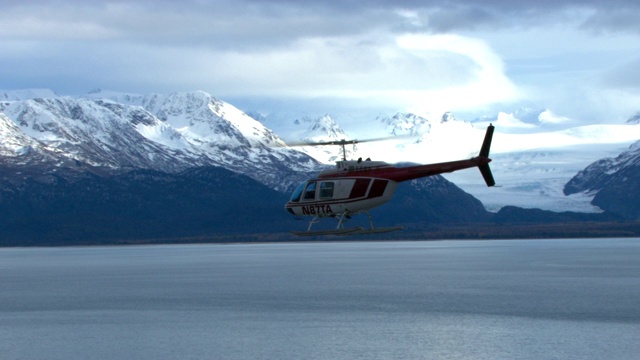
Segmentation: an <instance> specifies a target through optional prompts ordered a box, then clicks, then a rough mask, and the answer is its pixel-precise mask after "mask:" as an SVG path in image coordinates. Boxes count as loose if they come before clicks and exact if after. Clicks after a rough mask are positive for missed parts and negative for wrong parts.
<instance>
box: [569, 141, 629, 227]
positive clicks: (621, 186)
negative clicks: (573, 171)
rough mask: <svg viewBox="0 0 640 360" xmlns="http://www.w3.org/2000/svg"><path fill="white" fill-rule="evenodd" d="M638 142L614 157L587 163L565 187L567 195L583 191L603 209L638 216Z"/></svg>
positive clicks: (626, 215) (627, 216)
mask: <svg viewBox="0 0 640 360" xmlns="http://www.w3.org/2000/svg"><path fill="white" fill-rule="evenodd" d="M639 183H640V141H637V142H636V143H634V144H633V145H631V146H630V147H629V149H628V150H627V151H625V152H623V153H621V154H620V155H618V156H617V157H615V158H613V157H610V158H604V159H601V160H598V161H596V162H594V163H592V164H591V165H589V166H587V167H586V168H585V169H584V170H582V171H580V172H579V173H578V174H577V175H576V176H574V177H573V178H572V179H571V180H570V181H569V182H568V183H567V184H566V185H565V187H564V193H565V194H567V195H571V194H576V193H584V194H588V195H589V196H592V197H593V201H592V203H593V204H594V205H596V206H598V207H600V208H602V209H604V210H608V211H611V212H614V213H617V214H620V215H622V216H624V217H626V218H630V219H634V220H635V219H640V187H639V186H638V184H639Z"/></svg>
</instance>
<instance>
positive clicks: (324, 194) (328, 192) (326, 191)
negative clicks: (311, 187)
mask: <svg viewBox="0 0 640 360" xmlns="http://www.w3.org/2000/svg"><path fill="white" fill-rule="evenodd" d="M334 187H335V183H334V182H333V181H324V182H321V183H320V199H331V198H333V189H334Z"/></svg>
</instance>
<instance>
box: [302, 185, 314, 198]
mask: <svg viewBox="0 0 640 360" xmlns="http://www.w3.org/2000/svg"><path fill="white" fill-rule="evenodd" d="M315 198H316V182H315V181H311V182H309V183H308V184H307V188H306V189H304V200H313V199H315Z"/></svg>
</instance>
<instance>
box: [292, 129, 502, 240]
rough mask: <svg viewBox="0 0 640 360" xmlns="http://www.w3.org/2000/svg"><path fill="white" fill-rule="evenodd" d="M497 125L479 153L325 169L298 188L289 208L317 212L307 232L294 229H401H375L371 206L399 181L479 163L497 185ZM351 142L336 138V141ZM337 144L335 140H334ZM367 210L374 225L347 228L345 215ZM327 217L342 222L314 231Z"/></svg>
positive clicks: (386, 196)
mask: <svg viewBox="0 0 640 360" xmlns="http://www.w3.org/2000/svg"><path fill="white" fill-rule="evenodd" d="M493 131H494V127H493V125H489V126H488V127H487V131H486V133H485V138H484V141H483V143H482V147H481V149H480V153H479V154H478V156H476V157H473V158H470V159H466V160H457V161H449V162H441V163H436V164H428V165H415V166H393V165H390V164H387V163H385V162H382V161H370V160H369V159H367V160H365V161H362V159H358V160H357V161H351V160H350V161H348V160H342V161H338V162H337V163H336V167H335V169H331V170H325V171H323V172H321V173H320V174H319V175H318V176H317V177H315V178H313V179H310V180H307V181H305V182H303V183H302V184H300V185H299V186H298V188H297V189H296V190H295V191H294V193H293V195H292V196H291V199H290V200H289V202H287V203H286V204H285V206H284V207H285V209H286V210H287V211H288V212H289V213H291V214H292V215H296V216H313V220H311V222H310V223H309V227H308V229H307V231H306V232H293V233H294V234H295V235H327V234H332V235H341V234H363V233H376V232H386V231H395V230H398V229H399V228H398V227H394V228H382V229H374V227H373V221H372V220H371V215H370V214H369V212H368V211H369V210H371V209H373V208H375V207H377V206H380V205H382V204H384V203H386V202H387V201H389V200H391V198H392V197H393V194H394V193H395V191H396V188H397V187H398V183H400V182H403V181H408V180H413V179H418V178H422V177H427V176H433V175H438V174H443V173H450V172H454V171H458V170H462V169H468V168H473V167H477V168H478V169H480V173H481V174H482V177H483V178H484V181H485V183H486V184H487V186H493V185H495V181H494V179H493V175H492V174H491V169H490V168H489V163H490V162H491V159H490V158H489V149H490V147H491V139H492V137H493ZM346 143H350V142H346V141H344V140H343V141H340V142H336V143H335V144H336V145H342V146H343V147H344V144H346ZM331 144H334V143H331ZM360 212H364V213H366V214H367V215H369V221H370V222H371V229H369V230H364V229H362V228H358V227H356V228H352V229H343V228H342V224H343V219H344V218H345V217H346V218H349V217H350V215H352V214H358V213H360ZM323 217H336V218H338V219H339V221H338V226H337V228H336V229H335V230H333V231H326V230H321V231H315V232H314V231H311V226H312V225H313V224H314V223H315V222H316V221H317V220H318V219H319V218H323Z"/></svg>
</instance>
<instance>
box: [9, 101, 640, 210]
mask: <svg viewBox="0 0 640 360" xmlns="http://www.w3.org/2000/svg"><path fill="white" fill-rule="evenodd" d="M1 94H2V95H1V96H2V97H1V98H0V113H3V114H4V115H5V116H3V117H0V131H1V133H0V135H2V138H3V141H2V143H1V144H0V154H1V161H2V162H3V163H4V164H14V165H15V166H18V165H20V164H31V166H34V164H44V163H47V164H49V166H50V169H49V170H48V171H56V169H61V168H65V169H72V170H79V169H85V168H91V169H92V170H94V171H97V170H100V171H119V170H125V169H131V168H143V169H154V170H160V171H167V172H178V171H181V170H184V169H186V168H189V167H192V166H202V165H218V166H222V167H225V168H227V169H230V170H232V171H235V172H237V173H243V174H247V175H249V176H251V177H253V178H254V179H256V180H258V181H260V182H262V183H264V184H267V185H269V186H270V187H272V188H274V189H278V190H280V191H286V189H289V188H290V187H291V186H293V185H294V184H295V183H296V182H297V181H299V180H301V179H302V178H304V177H305V176H307V175H303V174H309V173H310V172H315V171H317V170H318V169H320V168H321V167H322V166H328V165H332V163H333V162H334V161H335V160H336V159H338V158H339V157H340V156H341V152H340V150H341V149H339V148H337V147H331V146H319V147H295V148H288V147H286V146H285V144H284V142H283V140H281V139H285V141H295V142H302V141H305V140H307V141H314V142H317V141H331V140H341V139H356V140H358V139H360V140H361V139H367V138H380V137H389V136H392V135H394V134H395V135H399V136H398V138H397V139H393V140H386V141H383V142H370V143H369V142H367V143H360V144H357V145H356V146H353V147H349V148H348V149H347V150H348V154H347V156H348V157H349V158H358V157H362V158H371V159H373V160H383V161H387V162H390V163H396V162H414V163H432V162H439V161H449V160H457V159H463V158H468V157H472V156H475V155H476V154H477V152H478V151H479V147H480V144H481V142H482V139H483V136H484V131H485V128H486V126H487V125H488V124H489V123H493V124H494V125H495V126H496V134H495V136H494V141H493V145H492V149H491V157H492V158H493V160H494V161H493V163H492V164H491V167H492V169H493V172H494V176H495V178H496V181H497V183H498V186H497V187H495V188H487V187H486V186H485V185H484V183H483V182H482V180H481V177H480V175H479V174H478V172H477V171H476V170H474V169H470V170H465V171H461V172H456V173H452V174H447V175H445V177H446V178H447V179H448V180H450V181H453V182H454V183H455V184H456V185H458V186H460V187H461V188H462V189H464V190H465V191H467V192H469V193H471V194H472V195H474V196H476V197H477V198H478V199H480V200H481V201H482V202H483V203H484V204H485V206H486V207H487V209H489V210H491V211H498V210H499V209H500V208H501V207H503V206H506V205H515V206H520V207H524V208H540V209H545V210H554V211H584V212H599V211H602V209H601V208H599V207H598V206H596V205H597V204H596V203H595V202H594V203H592V200H593V197H594V196H595V193H593V192H588V191H587V192H585V191H577V192H571V193H570V195H565V193H564V192H563V189H564V185H565V184H567V182H569V180H571V179H572V178H573V177H574V176H575V175H576V174H577V173H578V172H580V171H581V170H583V169H585V167H586V166H588V165H589V164H591V163H593V162H594V161H596V160H598V159H602V158H604V157H615V156H617V155H618V154H620V153H621V152H622V151H624V150H625V149H626V148H627V147H628V146H629V145H630V144H631V143H633V142H635V141H637V140H638V139H640V123H639V122H638V121H637V116H633V117H631V118H630V119H629V121H627V122H626V123H624V124H603V125H579V124H577V123H576V122H575V121H572V120H570V119H567V118H564V117H562V116H559V115H556V114H554V113H553V112H551V111H550V110H546V109H541V110H536V109H522V110H518V111H514V112H512V113H506V112H505V113H499V114H497V115H496V116H494V117H490V118H482V119H476V120H475V121H474V122H467V121H463V120H459V119H456V118H455V117H454V116H453V114H451V113H445V114H444V115H433V114H416V113H411V112H398V113H395V114H393V115H383V114H366V113H363V114H358V115H352V114H337V115H336V114H331V115H328V114H327V113H320V114H316V115H313V114H298V115H296V114H269V115H267V116H262V115H258V114H255V115H254V116H253V117H252V116H248V115H247V114H246V113H244V112H242V111H240V110H239V109H237V108H235V107H234V106H232V105H230V104H228V103H226V102H223V101H220V100H218V99H215V98H213V97H212V96H211V95H209V94H207V93H204V92H201V91H196V92H189V93H174V94H168V95H167V94H147V95H138V94H126V93H116V92H107V91H100V90H98V91H93V92H91V93H89V94H86V95H84V96H80V97H61V96H59V95H57V94H55V93H54V92H52V91H45V90H36V91H30V90H25V91H19V92H1ZM40 95H47V96H48V97H40ZM0 116H1V115H0ZM255 118H259V119H260V121H258V120H256V119H255ZM270 129H273V130H270ZM300 151H305V152H306V153H307V154H308V155H311V157H310V156H307V155H305V154H304V153H302V152H300ZM313 158H315V159H317V160H318V161H319V162H318V161H316V160H314V159H313ZM320 163H322V164H324V165H322V164H320ZM51 164H56V165H55V166H54V165H51ZM23 175H25V176H26V174H23ZM594 204H595V205H594Z"/></svg>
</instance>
